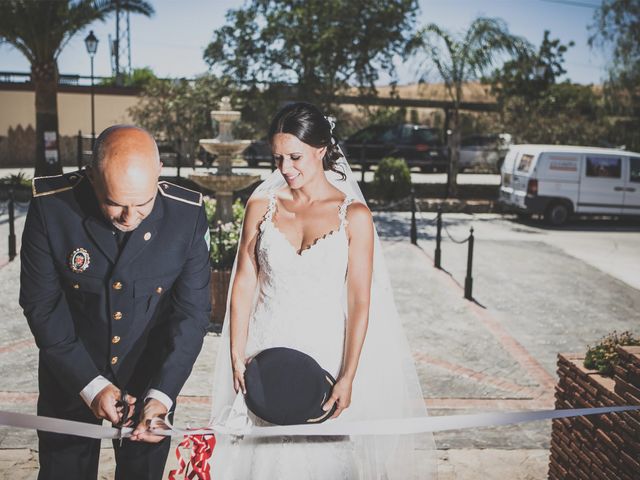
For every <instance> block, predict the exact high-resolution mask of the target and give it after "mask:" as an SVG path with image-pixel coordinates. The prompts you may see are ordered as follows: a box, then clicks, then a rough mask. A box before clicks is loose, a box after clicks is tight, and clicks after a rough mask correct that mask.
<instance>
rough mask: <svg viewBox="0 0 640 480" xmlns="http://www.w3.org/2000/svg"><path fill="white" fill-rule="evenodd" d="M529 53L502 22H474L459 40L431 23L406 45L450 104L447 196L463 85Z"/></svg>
mask: <svg viewBox="0 0 640 480" xmlns="http://www.w3.org/2000/svg"><path fill="white" fill-rule="evenodd" d="M529 49H530V46H529V44H528V42H527V41H526V40H524V39H523V38H521V37H518V36H515V35H512V34H511V33H510V32H509V29H508V27H507V25H506V23H505V22H504V21H503V20H500V19H498V18H482V17H481V18H477V19H475V20H474V21H473V22H472V23H471V25H470V26H469V28H468V29H467V31H466V32H465V33H464V34H463V35H462V36H455V35H453V34H451V33H450V32H447V31H446V30H444V29H442V28H440V27H439V26H438V25H436V24H433V23H431V24H429V25H427V26H426V27H424V28H423V29H422V30H420V31H419V32H418V33H417V34H416V36H415V37H414V38H413V40H412V41H411V42H410V44H409V46H408V51H409V52H413V53H414V54H418V55H420V54H422V55H425V54H426V58H424V60H423V61H422V66H423V67H428V66H430V65H433V66H435V69H436V70H437V72H438V74H439V76H440V77H441V78H442V80H443V81H444V84H445V87H446V90H447V93H448V94H449V98H450V99H451V101H452V104H453V107H452V109H451V121H452V129H451V130H452V133H451V135H450V137H449V146H450V150H451V159H450V163H449V171H448V175H447V189H448V192H449V195H452V196H455V195H456V194H457V183H456V178H457V175H458V158H459V153H460V104H461V103H462V101H463V85H464V84H465V83H466V82H469V81H472V80H476V79H479V78H480V77H482V76H483V75H484V74H485V73H486V72H487V71H488V69H489V68H490V67H492V66H494V65H495V64H496V63H497V62H498V61H499V60H500V59H502V58H504V56H505V55H509V56H516V55H518V54H519V53H522V52H525V51H527V50H529ZM428 71H429V70H428V69H427V72H428ZM425 75H426V74H425Z"/></svg>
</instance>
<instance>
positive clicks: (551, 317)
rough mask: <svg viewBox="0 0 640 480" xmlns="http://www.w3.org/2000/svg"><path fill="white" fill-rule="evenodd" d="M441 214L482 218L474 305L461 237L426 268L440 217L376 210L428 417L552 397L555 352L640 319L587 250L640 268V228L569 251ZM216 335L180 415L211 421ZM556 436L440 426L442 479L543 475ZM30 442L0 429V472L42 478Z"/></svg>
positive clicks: (7, 293)
mask: <svg viewBox="0 0 640 480" xmlns="http://www.w3.org/2000/svg"><path fill="white" fill-rule="evenodd" d="M428 216H429V217H431V215H428ZM0 220H1V218H0ZM445 222H446V224H447V225H448V231H449V233H450V234H451V235H452V237H454V238H459V239H462V238H464V237H465V236H466V234H467V233H468V228H469V226H470V225H472V224H473V226H474V227H475V229H476V251H475V257H474V262H475V263H474V298H475V301H474V302H470V301H467V300H465V299H464V298H463V288H462V284H463V283H464V275H465V262H466V245H458V244H455V243H453V242H451V241H450V240H449V239H448V238H447V239H445V240H444V241H443V246H442V254H443V267H444V269H445V270H437V269H435V268H433V266H432V265H433V248H434V242H433V236H434V227H433V226H432V225H430V224H429V223H428V222H427V220H426V219H425V220H423V221H422V222H421V225H420V231H419V238H420V240H419V244H420V246H419V247H416V246H412V245H411V244H410V243H409V242H408V240H407V238H408V216H407V215H406V214H395V213H386V214H376V223H377V225H378V229H379V232H380V235H381V238H383V248H384V251H385V256H386V259H387V265H388V267H389V270H390V275H391V280H392V284H393V288H394V294H395V298H396V303H397V306H398V310H399V312H400V315H401V317H402V319H403V322H404V325H405V330H406V332H407V336H408V339H409V342H410V346H411V348H412V351H413V353H414V358H415V360H416V365H417V368H418V372H419V377H420V381H421V384H422V387H423V391H424V393H425V402H426V405H427V406H428V408H429V409H430V413H431V414H432V415H448V414H458V413H460V414H462V413H476V412H482V411H496V410H520V409H522V410H526V409H541V408H553V388H554V383H555V373H554V372H555V361H556V355H557V353H558V352H570V351H575V352H582V351H584V349H585V347H586V345H587V344H589V343H591V344H593V343H594V342H596V341H597V340H598V339H599V338H600V337H601V336H602V335H604V334H606V333H608V332H609V331H611V330H612V329H614V328H616V329H618V330H624V329H629V328H632V327H634V326H637V325H638V324H639V322H638V320H640V316H639V313H638V312H640V295H638V291H637V289H636V288H634V287H633V286H631V285H630V284H629V283H628V282H625V280H624V277H625V275H626V273H625V272H626V271H627V270H628V269H627V268H619V269H616V268H613V267H612V268H610V270H611V271H609V272H607V271H606V269H604V268H599V266H598V262H599V260H598V261H595V262H594V261H589V258H590V257H589V249H590V248H595V249H596V250H597V251H602V249H603V248H605V249H606V248H607V245H609V243H610V242H615V243H616V244H617V245H618V246H619V248H618V249H617V250H613V251H611V250H610V249H609V250H605V251H607V252H608V254H609V255H611V256H612V258H618V257H617V255H618V256H619V255H622V256H624V261H623V262H622V263H625V264H630V265H635V266H636V267H634V268H636V271H637V265H639V261H638V260H639V258H640V253H639V252H638V251H637V249H633V248H627V246H628V244H633V245H637V244H638V241H640V229H638V228H635V227H629V228H626V227H625V228H623V229H622V230H621V231H619V230H616V228H615V225H614V226H613V227H605V230H607V231H603V232H600V231H597V232H586V233H583V234H582V235H575V236H574V238H573V239H572V240H571V244H572V245H573V247H572V248H571V249H568V250H569V251H567V247H566V245H565V246H563V245H564V244H563V242H565V243H566V242H567V240H566V239H562V238H561V237H562V235H558V233H560V234H563V235H566V234H567V231H564V233H563V232H562V231H561V232H556V231H551V230H546V229H544V228H540V226H539V225H537V224H526V225H525V224H519V223H515V222H512V221H508V220H503V219H502V218H501V217H498V216H490V215H485V216H475V217H473V216H467V215H451V216H447V217H446V219H445ZM569 233H571V232H570V231H569ZM0 234H2V232H1V231H0ZM600 234H602V235H600ZM596 237H601V238H596ZM594 238H596V239H595V240H594ZM594 242H595V243H594ZM572 252H580V253H579V255H576V256H574V255H571V253H572ZM595 253H596V252H592V254H593V255H595ZM583 257H584V258H583ZM613 263H616V262H613ZM629 268H631V267H629ZM18 274H19V263H18V261H14V262H10V263H8V264H7V265H6V266H4V267H2V268H0V284H1V285H3V288H2V294H1V296H0V320H1V321H2V323H3V326H4V328H3V330H2V331H1V332H0V364H1V365H2V367H3V372H4V375H3V378H2V379H0V408H1V409H4V410H13V411H19V412H29V413H33V412H35V401H36V398H37V394H36V392H37V387H36V374H35V372H36V363H37V350H36V348H35V345H34V343H33V340H32V339H31V335H30V332H29V330H28V328H27V326H26V322H25V320H24V319H23V317H22V314H21V312H20V309H19V307H18V305H17V292H18ZM636 333H638V332H636ZM219 342H220V338H219V337H217V336H214V335H210V336H207V337H206V339H205V346H204V348H203V351H202V353H201V355H200V357H199V359H198V362H197V364H196V366H195V368H194V372H193V374H192V375H191V377H190V379H189V381H188V382H187V384H186V385H185V388H184V389H183V391H182V395H181V398H180V400H179V405H180V408H179V410H178V413H177V414H176V423H178V424H182V425H184V424H185V423H191V424H192V425H199V424H203V423H206V421H207V420H208V417H209V403H210V392H211V382H212V379H211V370H212V365H213V362H214V359H215V353H216V351H217V348H218V344H219ZM549 436H550V422H548V421H543V422H534V423H529V424H522V425H515V426H509V427H497V428H482V429H476V430H464V431H454V432H442V433H438V434H436V443H437V447H438V449H439V452H438V453H439V455H438V457H439V478H440V480H450V479H477V478H480V477H482V478H484V479H496V480H497V479H504V478H509V479H523V480H524V479H527V480H533V479H543V478H546V471H547V461H548V454H547V449H548V446H549ZM36 445H37V443H36V437H35V434H34V433H33V432H25V431H16V430H9V429H6V428H0V474H1V475H0V476H6V475H8V473H9V472H10V471H11V472H12V473H11V475H12V478H25V479H26V478H29V479H30V478H35V472H36V469H37V459H36V456H35V454H34V452H33V449H34V448H35V447H36ZM104 447H105V448H103V450H102V455H103V457H104V460H105V461H104V462H103V464H102V466H101V476H102V478H112V477H113V460H112V455H111V450H110V449H109V448H108V447H109V444H108V442H105V444H104ZM172 465H175V460H174V459H173V456H171V457H170V461H169V467H170V466H172Z"/></svg>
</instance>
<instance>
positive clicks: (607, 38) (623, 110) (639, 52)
mask: <svg viewBox="0 0 640 480" xmlns="http://www.w3.org/2000/svg"><path fill="white" fill-rule="evenodd" d="M589 28H590V31H591V37H590V38H589V44H590V45H591V46H592V47H601V48H603V49H605V50H606V52H607V56H609V57H610V58H611V64H610V65H609V68H608V69H609V79H608V81H607V82H605V90H604V91H605V99H606V107H607V110H608V112H609V113H610V114H611V116H612V119H613V125H612V128H611V131H610V138H611V141H612V142H614V143H617V144H625V145H626V146H627V147H628V148H630V149H633V150H635V151H639V150H640V87H639V85H640V2H639V1H638V0H603V1H602V4H601V5H600V7H599V8H598V9H597V10H596V11H595V13H594V22H593V24H592V25H591V26H590V27H589Z"/></svg>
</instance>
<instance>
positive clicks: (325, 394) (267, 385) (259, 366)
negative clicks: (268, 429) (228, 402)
mask: <svg viewBox="0 0 640 480" xmlns="http://www.w3.org/2000/svg"><path fill="white" fill-rule="evenodd" d="M244 379H245V386H246V389H247V394H246V396H245V401H246V403H247V407H248V408H249V410H251V411H252V412H253V413H254V415H256V416H257V417H259V418H261V419H263V420H266V421H267V422H269V423H273V424H276V425H298V424H306V423H321V422H324V421H325V420H326V419H328V418H329V417H331V415H332V414H333V412H334V411H335V409H336V406H335V405H334V407H333V408H332V409H331V410H330V411H328V412H325V411H324V410H322V406H323V405H324V404H325V402H326V401H327V400H328V399H329V397H330V396H331V390H332V388H333V385H334V384H335V383H336V381H335V379H334V378H333V376H331V374H330V373H329V372H327V371H325V370H323V369H322V367H321V366H320V365H318V362H316V361H315V360H314V359H313V358H311V357H310V356H309V355H307V354H305V353H302V352H300V351H298V350H294V349H291V348H285V347H276V348H268V349H266V350H263V351H262V352H260V353H259V354H258V355H256V356H255V357H254V358H253V359H252V360H251V361H250V362H249V363H248V365H247V370H246V372H245V374H244Z"/></svg>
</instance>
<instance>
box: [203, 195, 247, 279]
mask: <svg viewBox="0 0 640 480" xmlns="http://www.w3.org/2000/svg"><path fill="white" fill-rule="evenodd" d="M204 208H205V212H206V215H207V221H208V222H209V231H210V235H211V240H210V244H211V248H210V250H209V256H210V259H211V266H212V267H213V268H215V269H220V270H224V269H230V268H231V267H232V266H233V260H234V259H235V257H236V251H237V250H238V244H239V242H240V229H241V228H242V220H243V218H244V206H243V205H242V202H241V201H240V200H239V199H238V200H236V201H235V202H234V203H233V221H232V222H229V223H220V222H218V223H216V222H215V221H214V217H215V214H216V201H215V199H214V198H211V197H204Z"/></svg>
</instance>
